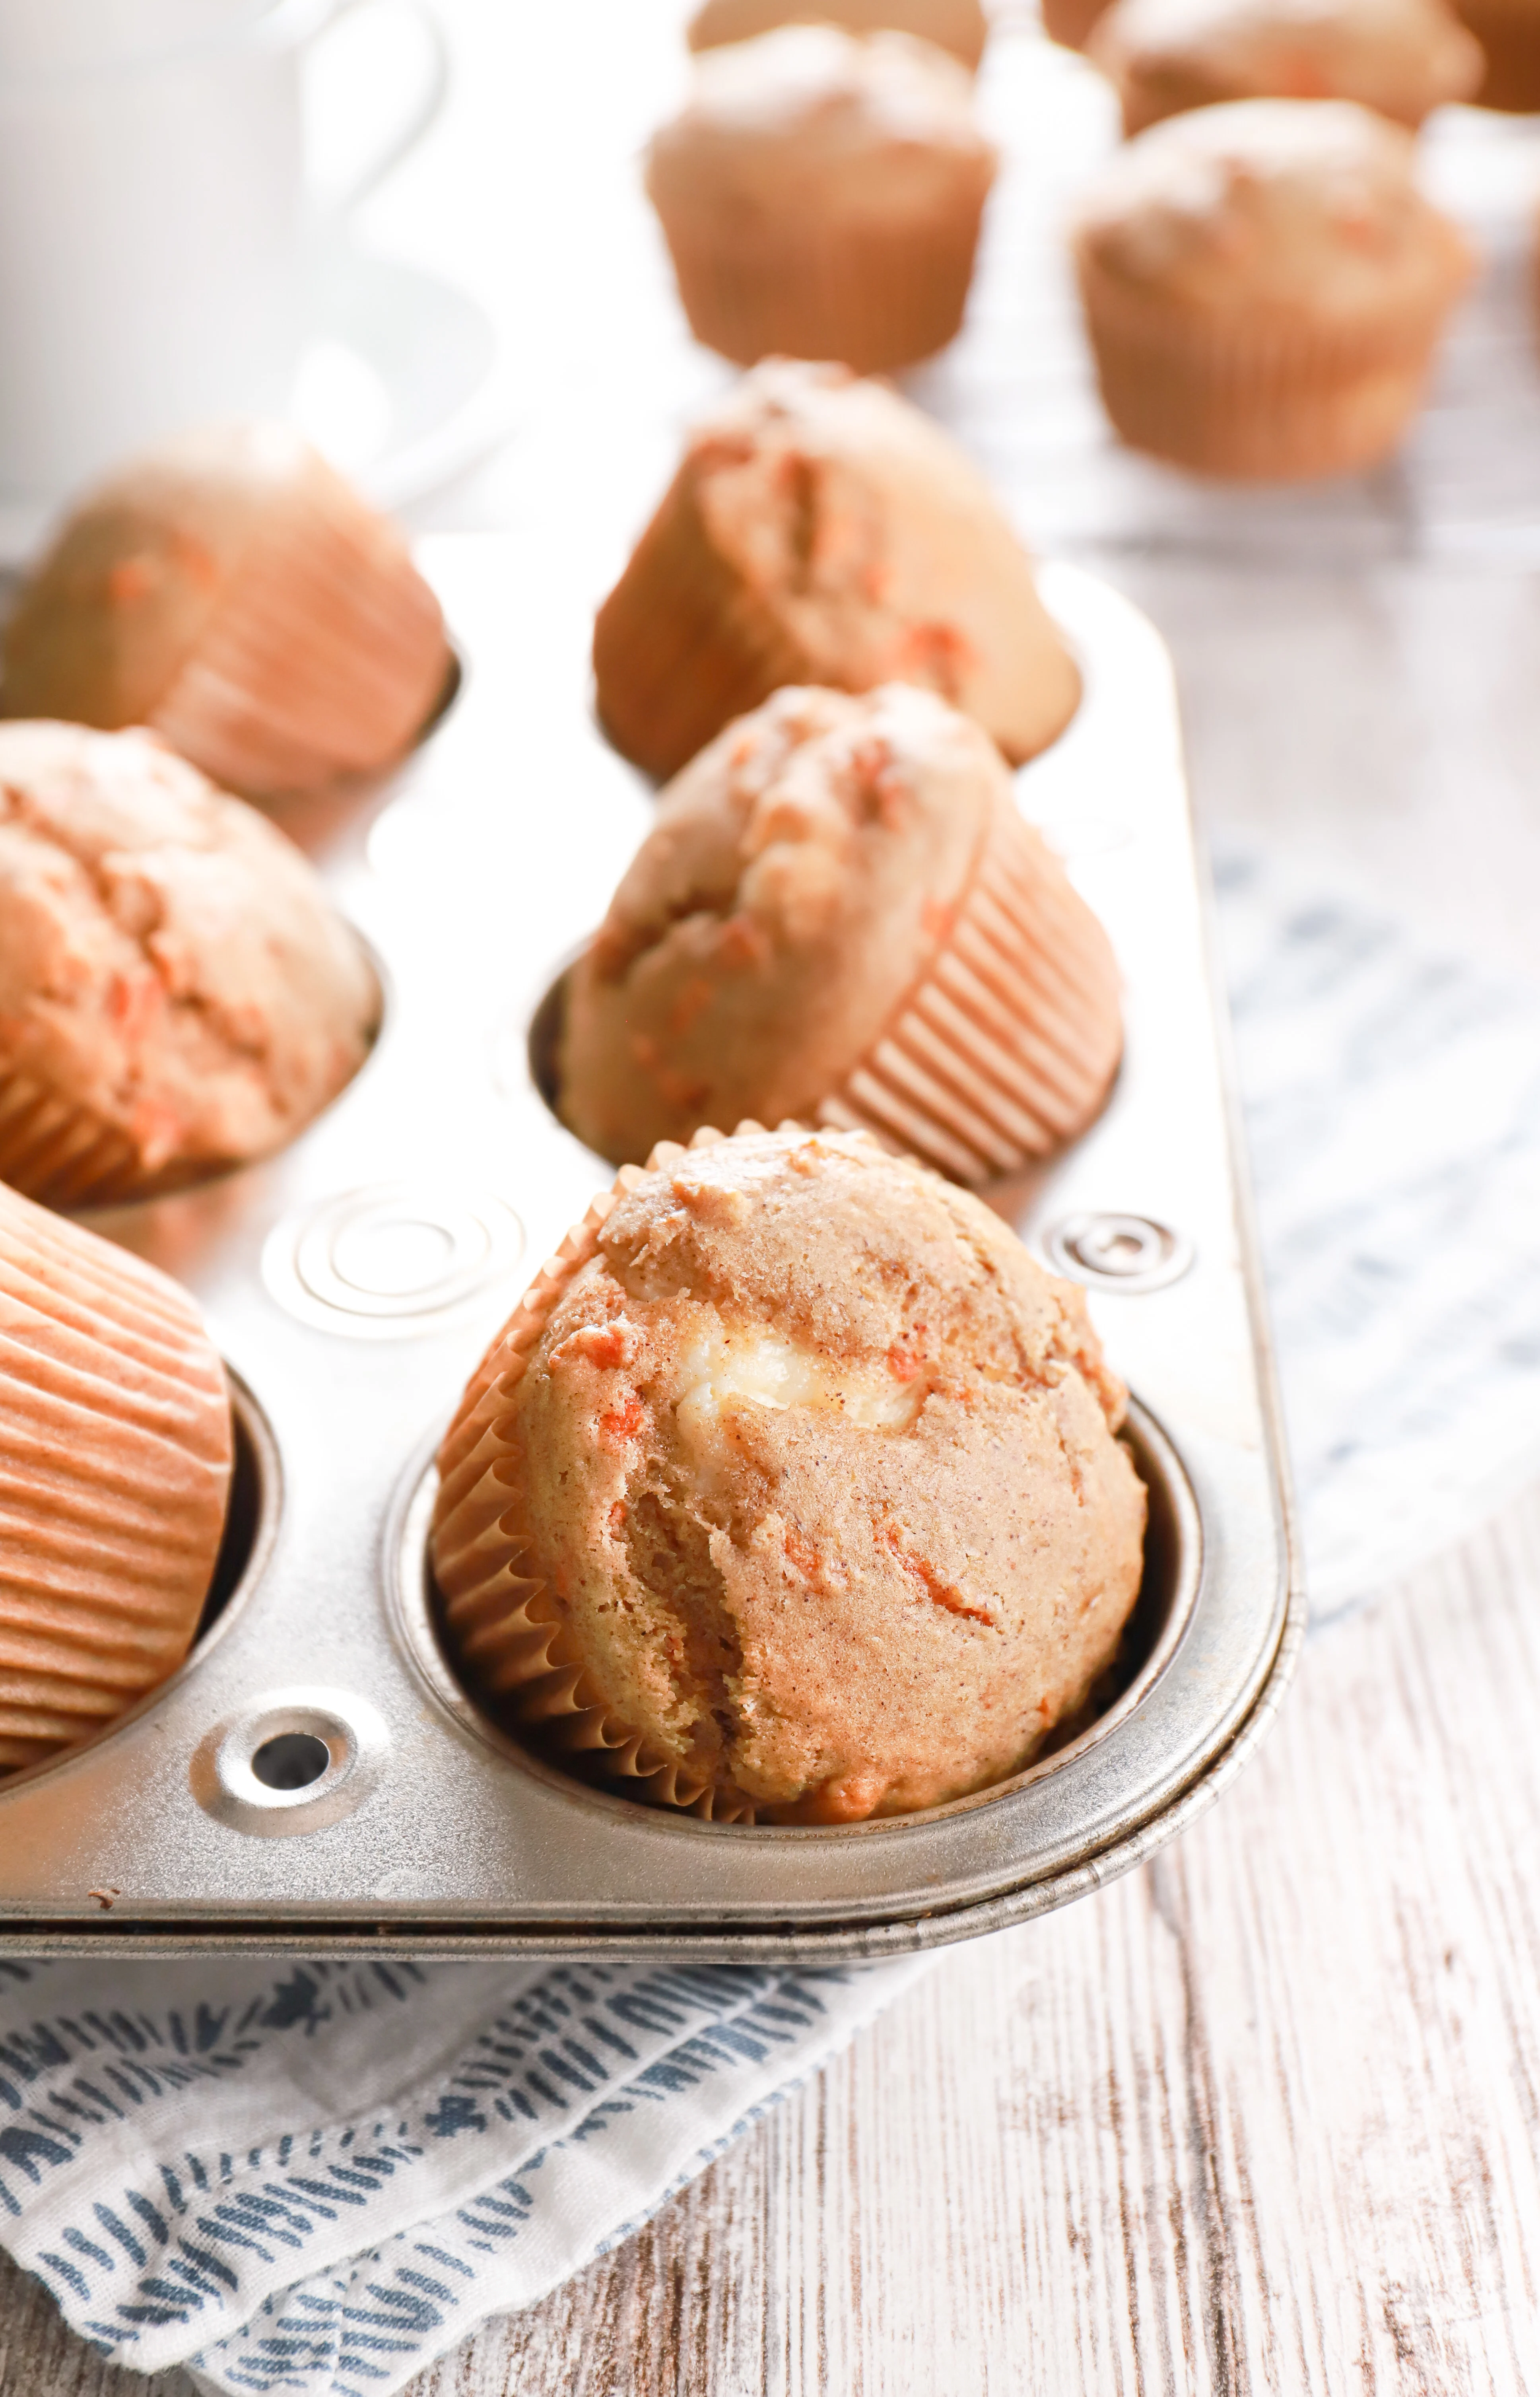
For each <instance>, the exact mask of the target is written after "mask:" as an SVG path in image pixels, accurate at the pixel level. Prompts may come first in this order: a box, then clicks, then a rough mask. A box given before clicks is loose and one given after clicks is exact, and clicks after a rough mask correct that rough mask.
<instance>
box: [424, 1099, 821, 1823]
mask: <svg viewBox="0 0 1540 2397" xmlns="http://www.w3.org/2000/svg"><path fill="white" fill-rule="evenodd" d="M787 1128H788V1129H797V1127H787ZM763 1130H764V1126H763V1125H762V1124H758V1123H755V1122H752V1121H749V1120H745V1121H743V1122H742V1123H740V1124H739V1126H738V1131H739V1132H762V1131H763ZM725 1136H726V1135H725V1134H724V1133H722V1132H716V1131H714V1130H712V1129H711V1128H710V1127H709V1126H707V1127H703V1129H702V1130H701V1131H700V1132H697V1133H696V1134H695V1137H694V1139H693V1140H692V1141H691V1142H690V1147H691V1148H705V1147H710V1146H713V1145H715V1144H716V1142H717V1141H719V1140H722V1139H723V1138H725ZM686 1153H687V1152H686V1151H685V1149H684V1148H683V1147H681V1146H680V1145H679V1144H678V1143H677V1142H676V1141H662V1142H660V1143H659V1145H658V1146H657V1147H656V1148H655V1149H654V1150H653V1152H652V1154H651V1156H650V1157H649V1159H648V1161H647V1165H646V1167H645V1169H644V1168H643V1167H640V1166H636V1165H625V1166H623V1167H622V1168H621V1171H620V1172H619V1174H618V1175H617V1176H616V1178H615V1182H614V1184H613V1185H612V1187H611V1188H609V1190H606V1191H603V1192H601V1194H600V1195H599V1197H598V1198H596V1199H595V1201H594V1203H593V1205H592V1206H591V1207H590V1208H589V1210H588V1212H587V1213H586V1215H584V1217H583V1221H582V1223H581V1224H579V1225H576V1226H575V1227H574V1228H573V1230H571V1231H570V1232H569V1234H568V1236H567V1238H566V1239H565V1240H563V1242H562V1244H561V1246H560V1248H559V1249H558V1250H557V1251H556V1255H555V1256H553V1257H550V1258H548V1259H547V1261H546V1263H545V1264H544V1265H542V1267H541V1269H540V1272H539V1273H538V1274H537V1275H536V1276H535V1279H534V1280H533V1281H532V1282H531V1283H530V1285H529V1289H528V1290H527V1291H526V1292H525V1294H524V1296H523V1298H522V1299H521V1300H520V1302H519V1304H518V1306H517V1307H516V1309H515V1311H514V1313H513V1314H512V1316H510V1318H509V1319H508V1321H507V1323H506V1324H505V1325H504V1326H503V1328H502V1332H500V1333H499V1334H498V1337H497V1339H496V1340H495V1341H494V1342H493V1343H492V1346H491V1347H490V1348H489V1350H488V1352H487V1355H486V1356H485V1357H484V1358H483V1359H482V1361H481V1363H480V1365H479V1366H478V1367H477V1369H476V1371H475V1373H474V1374H473V1375H472V1377H471V1380H470V1383H469V1385H468V1386H467V1388H466V1391H465V1395H464V1397H463V1399H462V1401H461V1405H460V1411H459V1413H458V1414H457V1415H456V1417H455V1420H454V1422H453V1424H452V1425H451V1426H450V1428H449V1432H448V1434H447V1435H446V1437H445V1440H444V1444H443V1447H442V1448H441V1449H440V1451H439V1454H438V1470H439V1489H438V1497H437V1501H436V1504H435V1508H434V1519H433V1531H432V1534H431V1542H430V1547H431V1554H432V1560H433V1570H434V1579H435V1583H436V1585H437V1588H438V1594H439V1598H440V1600H441V1602H442V1608H443V1623H444V1628H445V1632H446V1635H447V1638H448V1641H449V1646H450V1648H451V1650H452V1651H453V1654H454V1655H455V1656H456V1658H457V1659H458V1660H459V1663H460V1664H461V1666H462V1668H463V1670H464V1672H465V1675H466V1678H467V1680H468V1681H470V1682H471V1683H472V1685H473V1686H474V1687H475V1690H476V1691H477V1692H478V1693H479V1694H481V1695H482V1697H483V1698H484V1699H485V1700H486V1701H487V1703H488V1704H489V1707H491V1708H492V1709H493V1710H495V1711H502V1712H505V1713H506V1714H507V1715H508V1716H509V1717H510V1718H511V1719H512V1721H514V1722H515V1723H516V1724H517V1725H518V1726H519V1727H520V1728H522V1729H524V1730H526V1731H529V1732H531V1733H533V1734H536V1735H537V1737H538V1739H539V1740H540V1742H541V1744H542V1746H543V1747H545V1748H552V1749H555V1750H556V1752H557V1753H558V1754H560V1755H562V1756H565V1757H568V1758H570V1759H571V1760H572V1761H574V1762H575V1763H583V1762H588V1763H592V1764H594V1765H596V1766H597V1767H598V1768H599V1769H600V1770H601V1771H602V1772H603V1773H604V1774H606V1775H607V1776H609V1778H611V1779H613V1780H616V1781H619V1782H628V1783H630V1784H632V1785H633V1793H632V1794H634V1795H636V1796H637V1797H640V1798H644V1799H646V1800H647V1801H649V1802H650V1803H652V1804H655V1805H660V1806H673V1807H678V1808H680V1809H683V1810H686V1811H688V1812H690V1813H691V1814H697V1815H700V1816H701V1817H702V1818H703V1820H705V1821H707V1822H718V1823H752V1822H753V1821H754V1820H755V1812H756V1810H755V1806H754V1801H752V1800H751V1799H748V1798H742V1797H738V1796H735V1795H733V1794H732V1793H724V1792H723V1791H722V1790H720V1789H718V1788H716V1787H715V1786H714V1784H712V1783H711V1782H709V1781H707V1780H705V1779H703V1778H702V1777H701V1776H700V1775H698V1774H690V1773H689V1772H687V1771H686V1770H685V1768H684V1767H683V1766H681V1765H679V1764H678V1763H676V1762H675V1761H673V1760H671V1759H669V1758H667V1757H664V1756H663V1754H662V1753H661V1752H660V1751H659V1750H658V1749H657V1748H652V1747H649V1743H648V1741H647V1739H646V1738H645V1737H644V1736H643V1734H640V1733H638V1732H636V1731H634V1730H633V1729H632V1727H631V1725H630V1724H629V1723H627V1722H625V1721H623V1719H622V1718H621V1717H620V1716H619V1715H617V1714H616V1713H615V1712H614V1711H613V1709H612V1708H611V1707H609V1706H608V1705H607V1704H606V1703H605V1701H604V1699H603V1698H602V1697H601V1696H600V1694H599V1693H598V1691H597V1690H596V1687H595V1686H594V1684H593V1682H592V1681H590V1680H589V1679H588V1678H587V1676H586V1674H585V1672H584V1669H583V1663H582V1660H581V1657H580V1655H579V1654H578V1652H577V1648H576V1644H575V1643H574V1641H573V1640H572V1639H571V1637H570V1635H569V1632H568V1630H567V1628H566V1627H565V1624H564V1621H563V1619H562V1616H561V1612H560V1609H559V1608H558V1607H557V1605H556V1601H555V1600H553V1599H552V1598H550V1597H549V1596H548V1595H547V1593H546V1588H545V1585H544V1583H543V1581H542V1579H541V1578H540V1575H539V1574H538V1573H534V1572H527V1571H525V1570H524V1568H525V1567H526V1566H528V1565H531V1564H533V1562H534V1557H533V1541H532V1538H531V1535H530V1534H529V1532H528V1531H527V1530H526V1528H525V1527H524V1525H523V1523H522V1521H521V1520H520V1515H519V1493H518V1490H517V1487H516V1482H515V1480H514V1478H513V1468H512V1465H511V1462H510V1460H511V1459H512V1457H513V1455H514V1453H515V1442H514V1440H513V1439H512V1437H511V1433H512V1424H511V1421H510V1418H509V1408H510V1404H511V1401H512V1399H513V1398H514V1394H515V1392H516V1389H517V1387H518V1385H519V1383H520V1381H521V1380H522V1379H523V1376H524V1373H525V1371H526V1369H527V1367H528V1365H529V1359H530V1356H531V1354H532V1353H533V1351H534V1349H535V1348H536V1347H537V1346H538V1345H539V1342H540V1338H541V1334H542V1332H543V1331H544V1329H545V1326H546V1324H547V1323H548V1322H549V1320H550V1319H551V1316H552V1314H553V1313H554V1311H555V1309H556V1306H557V1304H558V1302H559V1301H560V1299H561V1296H562V1294H563V1292H565V1291H566V1289H567V1287H568V1285H569V1282H570V1281H571V1280H572V1279H573V1276H574V1275H576V1274H578V1273H581V1271H582V1270H583V1266H584V1265H586V1264H587V1263H588V1261H589V1259H590V1258H591V1257H592V1256H594V1255H595V1254H596V1251H597V1248H598V1240H599V1233H600V1231H601V1230H602V1228H603V1226H604V1224H605V1221H606V1219H607V1217H608V1216H609V1212H610V1211H611V1209H612V1208H613V1207H614V1206H615V1204H616V1202H617V1200H618V1199H619V1198H622V1197H623V1194H624V1193H625V1192H626V1191H628V1190H634V1189H635V1188H636V1185H637V1184H638V1183H639V1182H640V1181H641V1180H642V1179H643V1175H644V1172H666V1171H667V1169H668V1168H669V1167H670V1166H671V1165H673V1164H675V1163H676V1161H677V1160H678V1158H681V1157H683V1156H684V1155H685V1154H686Z"/></svg>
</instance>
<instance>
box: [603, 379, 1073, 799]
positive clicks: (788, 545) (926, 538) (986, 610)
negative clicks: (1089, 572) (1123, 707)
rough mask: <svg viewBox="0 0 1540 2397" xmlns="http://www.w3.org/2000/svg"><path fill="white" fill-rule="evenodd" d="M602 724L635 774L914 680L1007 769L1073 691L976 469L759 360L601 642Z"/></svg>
mask: <svg viewBox="0 0 1540 2397" xmlns="http://www.w3.org/2000/svg"><path fill="white" fill-rule="evenodd" d="M594 671H595V675H596V681H597V686H598V690H597V697H598V707H599V714H600V716H601V717H602V719H603V722H604V726H605V729H606V730H607V731H608V733H609V737H610V739H611V740H612V741H613V742H614V743H615V745H616V747H617V748H618V749H620V750H621V751H622V752H623V755H624V756H626V757H630V758H632V759H633V760H634V761H635V762H636V764H637V765H639V766H643V767H645V768H646V769H647V770H648V771H649V773H652V774H656V775H659V776H666V775H669V774H673V773H676V772H677V770H678V769H679V768H680V767H681V766H683V765H686V764H688V762H689V760H690V758H691V757H694V755H695V753H696V751H697V750H698V749H702V748H703V747H704V745H705V743H707V742H708V741H709V740H710V739H711V738H712V736H713V735H714V734H715V733H716V732H719V731H720V730H721V729H722V727H723V725H724V724H726V723H728V722H729V721H730V719H731V718H732V717H733V716H742V715H743V714H744V713H745V712H746V711H747V710H748V709H750V708H752V707H757V706H758V704H759V703H760V701H761V700H765V699H768V698H769V697H770V693H771V692H772V691H774V690H779V689H780V688H781V686H782V685H783V683H820V684H824V685H826V686H829V687H832V688H835V689H838V690H874V689H875V688H876V687H877V684H878V683H884V682H894V681H898V682H913V683H920V684H923V685H925V686H926V687H927V688H928V689H930V690H934V691H937V692H939V693H940V695H941V696H942V697H943V698H944V699H947V700H950V701H951V702H952V703H953V705H954V706H956V707H960V708H961V709H962V710H963V712H964V714H965V715H968V716H973V717H974V718H975V719H976V720H977V721H978V722H979V723H980V724H982V725H983V726H984V730H985V731H986V732H987V733H989V734H990V736H991V737H992V739H993V740H994V741H995V742H996V743H998V746H999V747H1000V748H1001V749H1002V750H1003V751H1004V753H1005V755H1006V756H1007V757H1009V758H1010V759H1011V762H1012V763H1013V764H1020V763H1021V762H1022V760H1023V759H1024V758H1027V757H1035V756H1036V755H1037V753H1038V750H1040V749H1046V748H1047V747H1048V745H1049V743H1050V742H1051V741H1055V740H1057V738H1058V736H1059V734H1060V733H1061V732H1062V731H1063V730H1064V729H1065V725H1066V724H1067V723H1068V722H1069V719H1070V717H1071V716H1073V715H1074V713H1075V710H1076V707H1077V705H1078V702H1079V696H1080V677H1079V674H1078V670H1077V668H1076V665H1075V663H1074V661H1073V660H1072V659H1071V657H1070V655H1069V653H1068V651H1067V650H1066V649H1065V645H1064V643H1063V641H1062V640H1061V639H1060V637H1059V635H1058V633H1057V631H1056V630H1055V628H1054V625H1053V623H1052V621H1051V618H1050V617H1049V615H1048V613H1047V611H1046V610H1045V609H1044V607H1043V604H1042V601H1041V600H1040V599H1039V598H1038V590H1037V585H1036V583H1034V581H1033V578H1032V568H1031V565H1030V563H1029V562H1028V559H1027V556H1026V554H1025V552H1024V549H1023V548H1022V545H1021V543H1020V542H1019V541H1018V540H1017V538H1016V535H1015V533H1014V532H1013V531H1012V530H1011V526H1010V525H1009V524H1008V523H1007V521H1006V519H1005V517H1004V516H1003V515H1002V514H1001V513H1000V510H999V508H998V505H997V503H996V501H995V499H994V496H993V494H992V493H991V491H990V489H989V487H988V485H987V484H986V483H985V482H984V477H983V476H982V475H980V474H979V472H978V470H977V468H976V467H975V466H973V465H972V464H971V462H970V461H969V460H968V459H967V458H966V457H965V456H964V454H963V452H962V451H961V449H958V447H957V444H956V442H954V441H953V440H951V439H950V438H949V437H948V435H946V434H944V433H943V432H942V430H941V429H940V427H939V426H938V425H936V424H933V423H932V422H931V419H930V418H929V417H927V416H923V415H922V414H921V413H920V411H919V409H918V408H911V407H910V406H909V404H908V402H907V401H906V400H903V399H900V398H899V396H898V395H897V393H896V392H893V391H891V390H889V388H888V387H887V385H886V384H884V383H880V382H860V381H858V380H857V379H856V378H855V377H854V376H853V375H851V374H850V372H849V370H848V369H847V368H843V367H838V366H809V365H802V364H797V363H793V362H791V361H788V360H786V359H771V360H769V361H767V363H766V364H765V365H763V366H761V367H759V368H757V369H756V370H755V372H754V373H753V374H750V375H746V376H745V377H744V378H743V382H741V383H740V384H739V385H738V388H737V390H736V391H734V392H733V393H732V394H730V396H729V397H728V398H727V399H726V400H725V401H724V402H723V403H722V405H721V406H720V407H719V408H716V411H715V412H714V413H713V414H712V415H711V416H709V417H708V418H706V420H705V421H704V422H703V423H701V424H699V425H698V426H697V427H696V429H695V432H694V434H693V435H691V437H690V442H689V445H688V447H687V449H686V450H685V455H684V459H683V462H682V463H681V464H680V467H679V470H678V473H677V474H676V475H675V478H674V481H673V483H672V484H671V485H670V487H669V489H668V490H667V491H666V492H665V493H664V495H663V502H662V503H661V505H660V507H659V509H658V512H657V514H656V516H654V517H653V519H652V522H651V523H650V524H649V527H648V529H647V530H646V531H645V532H644V533H643V535H642V537H641V540H640V542H638V543H637V546H636V551H635V553H634V555H633V556H632V558H631V561H630V564H629V565H628V566H627V568H626V569H625V572H624V573H623V575H622V577H621V579H620V582H619V583H617V584H616V586H615V588H614V590H613V591H612V592H611V593H610V595H609V598H608V599H607V600H606V601H605V603H604V606H603V607H602V608H601V609H600V610H599V613H598V618H597V621H596V624H595V627H594Z"/></svg>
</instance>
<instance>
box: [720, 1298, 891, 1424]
mask: <svg viewBox="0 0 1540 2397" xmlns="http://www.w3.org/2000/svg"><path fill="white" fill-rule="evenodd" d="M680 1368H681V1380H682V1382H683V1384H684V1389H683V1395H682V1396H681V1397H680V1399H678V1400H677V1402H676V1413H677V1415H678V1418H679V1421H680V1423H681V1425H682V1426H683V1427H684V1428H685V1429H686V1430H687V1431H695V1432H701V1433H709V1432H710V1431H711V1430H712V1429H713V1428H714V1427H715V1426H716V1424H717V1422H718V1421H719V1419H720V1416H721V1412H722V1409H723V1408H724V1407H730V1406H733V1405H743V1404H745V1403H746V1404H748V1405H750V1406H758V1407H777V1408H784V1407H810V1408H814V1409H818V1410H821V1411H822V1412H824V1413H830V1414H841V1415H843V1416H844V1418H845V1420H846V1422H847V1423H853V1424H859V1425H860V1426H861V1427H862V1429H863V1430H864V1431H907V1430H908V1429H909V1426H911V1424H913V1422H914V1421H915V1418H916V1417H917V1414H918V1413H919V1411H920V1408H921V1407H922V1406H923V1405H924V1403H925V1395H926V1384H925V1382H924V1379H923V1377H921V1376H919V1375H916V1376H914V1377H913V1378H912V1379H910V1380H908V1381H901V1380H900V1379H899V1378H898V1376H897V1375H896V1374H894V1373H890V1372H889V1371H888V1370H887V1369H886V1367H883V1366H871V1365H852V1364H840V1363H837V1362H836V1361H835V1359H832V1358H830V1357H827V1356H825V1355H824V1354H823V1353H822V1352H821V1351H820V1350H818V1349H816V1348H809V1347H804V1346H801V1344H800V1343H798V1342H797V1341H795V1340H790V1339H788V1338H787V1337H786V1335H785V1333H784V1332H772V1331H771V1330H770V1329H769V1327H768V1326H766V1325H764V1324H755V1325H753V1326H752V1327H749V1328H745V1329H743V1330H729V1329H728V1328H727V1327H726V1326H725V1325H724V1326H723V1327H721V1329H720V1330H718V1331H712V1332H706V1331H702V1332H697V1333H696V1334H695V1336H694V1337H693V1338H692V1339H691V1340H690V1343H689V1345H688V1346H686V1348H685V1349H684V1351H683V1354H682V1356H681V1358H680Z"/></svg>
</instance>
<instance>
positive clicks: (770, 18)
mask: <svg viewBox="0 0 1540 2397" xmlns="http://www.w3.org/2000/svg"><path fill="white" fill-rule="evenodd" d="M777 25H843V26H844V27H845V29H846V31H847V33H913V34H915V35H916V36H917V39H918V40H920V41H922V42H934V43H935V45H936V47H937V48H938V49H942V50H950V51H951V53H952V55H953V57H954V58H957V59H960V60H962V62H963V65H964V66H965V67H976V66H977V65H978V62H979V60H980V59H982V58H983V56H984V43H985V41H986V40H987V39H988V36H989V20H988V18H987V17H986V16H985V15H984V10H983V8H982V7H981V6H980V0H823V5H822V6H819V5H818V4H817V0H803V5H799V0H705V6H704V7H702V8H698V9H697V10H696V12H695V14H694V16H693V17H692V18H691V19H690V29H689V33H688V35H687V39H688V40H689V43H690V48H691V49H692V50H714V49H717V48H719V47H721V46H722V45H723V44H724V43H727V42H750V41H753V40H754V38H755V36H756V35H757V34H758V33H772V32H773V31H774V30H775V28H776V26H777Z"/></svg>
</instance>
